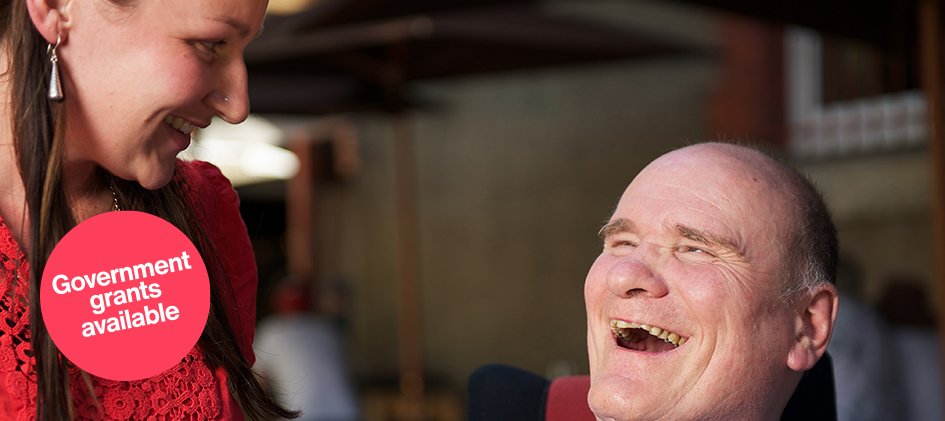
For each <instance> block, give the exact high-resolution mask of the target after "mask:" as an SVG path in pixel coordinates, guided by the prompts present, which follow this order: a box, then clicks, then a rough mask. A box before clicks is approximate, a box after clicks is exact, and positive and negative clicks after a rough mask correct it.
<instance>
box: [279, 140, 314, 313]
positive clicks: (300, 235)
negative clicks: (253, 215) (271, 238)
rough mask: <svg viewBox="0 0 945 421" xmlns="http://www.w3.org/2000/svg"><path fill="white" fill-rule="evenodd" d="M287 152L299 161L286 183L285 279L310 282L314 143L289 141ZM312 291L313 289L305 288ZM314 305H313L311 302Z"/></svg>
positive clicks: (312, 256)
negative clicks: (286, 268)
mask: <svg viewBox="0 0 945 421" xmlns="http://www.w3.org/2000/svg"><path fill="white" fill-rule="evenodd" d="M287 147H288V149H289V150H290V151H292V152H294V153H295V154H296V155H297V156H298V157H299V172H298V173H297V174H296V175H295V177H292V178H291V179H289V180H288V181H286V197H285V209H286V221H285V225H286V234H285V235H286V239H285V248H286V250H285V252H286V260H287V262H286V263H287V266H288V271H289V275H293V276H297V277H299V279H302V280H303V281H304V282H307V283H308V282H312V280H313V279H314V278H315V273H316V268H317V265H316V260H315V249H316V243H315V239H316V238H317V237H316V234H317V233H316V232H315V201H316V200H317V185H318V183H317V174H318V169H317V168H316V165H317V160H316V159H315V143H314V142H311V141H310V139H307V138H295V139H290V141H289V144H288V145H287ZM309 287H311V290H312V291H316V290H317V288H315V287H316V285H309ZM313 302H317V301H313Z"/></svg>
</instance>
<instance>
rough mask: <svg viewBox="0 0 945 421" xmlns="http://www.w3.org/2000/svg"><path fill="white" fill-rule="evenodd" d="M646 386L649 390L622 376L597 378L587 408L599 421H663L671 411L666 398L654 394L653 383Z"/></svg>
mask: <svg viewBox="0 0 945 421" xmlns="http://www.w3.org/2000/svg"><path fill="white" fill-rule="evenodd" d="M647 383H650V387H646V386H645V385H644V384H643V382H637V381H633V380H632V379H628V378H624V377H621V376H614V375H605V376H595V378H594V379H592V381H591V389H590V391H589V392H588V396H587V402H588V405H589V406H590V408H591V411H593V412H594V415H595V416H596V417H597V419H598V420H605V421H624V420H634V421H643V420H657V419H661V418H663V417H662V415H665V414H666V412H667V410H668V408H667V407H666V405H668V402H667V401H666V395H665V394H663V393H660V392H659V391H657V390H653V388H652V379H650V381H648V382H647ZM661 414H662V415H661ZM667 419H668V418H667Z"/></svg>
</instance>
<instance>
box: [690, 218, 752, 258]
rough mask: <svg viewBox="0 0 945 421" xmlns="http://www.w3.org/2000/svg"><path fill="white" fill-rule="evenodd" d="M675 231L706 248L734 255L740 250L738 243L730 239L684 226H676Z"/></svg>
mask: <svg viewBox="0 0 945 421" xmlns="http://www.w3.org/2000/svg"><path fill="white" fill-rule="evenodd" d="M676 231H678V232H679V235H682V236H683V237H686V238H688V239H690V240H694V241H698V242H700V243H702V244H705V245H707V246H713V247H721V248H724V249H727V250H730V251H733V252H736V253H738V252H739V250H740V248H739V246H738V243H736V242H735V241H734V240H732V239H729V238H726V237H722V236H719V235H715V234H712V233H708V232H705V231H701V230H698V229H695V228H692V227H689V226H686V225H681V224H680V225H676Z"/></svg>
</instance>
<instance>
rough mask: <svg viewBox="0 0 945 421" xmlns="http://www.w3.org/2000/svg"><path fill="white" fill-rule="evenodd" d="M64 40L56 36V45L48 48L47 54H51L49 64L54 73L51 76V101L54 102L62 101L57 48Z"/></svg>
mask: <svg viewBox="0 0 945 421" xmlns="http://www.w3.org/2000/svg"><path fill="white" fill-rule="evenodd" d="M61 40H62V38H61V37H60V35H59V34H56V45H51V44H50V45H49V46H48V47H46V54H49V63H51V64H52V71H51V72H50V75H49V99H51V100H53V101H62V83H60V82H59V57H58V56H56V48H58V47H59V42H60V41H61Z"/></svg>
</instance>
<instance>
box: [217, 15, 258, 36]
mask: <svg viewBox="0 0 945 421" xmlns="http://www.w3.org/2000/svg"><path fill="white" fill-rule="evenodd" d="M214 20H216V21H218V22H223V23H225V24H227V25H230V26H232V27H233V29H236V33H238V34H239V36H240V37H241V38H243V37H246V36H249V32H250V29H249V25H246V24H245V23H243V22H240V21H237V20H234V19H232V18H229V17H226V16H223V17H219V18H216V19H214ZM262 31H263V25H259V31H256V35H253V38H254V39H255V38H258V37H259V36H260V35H262Z"/></svg>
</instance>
